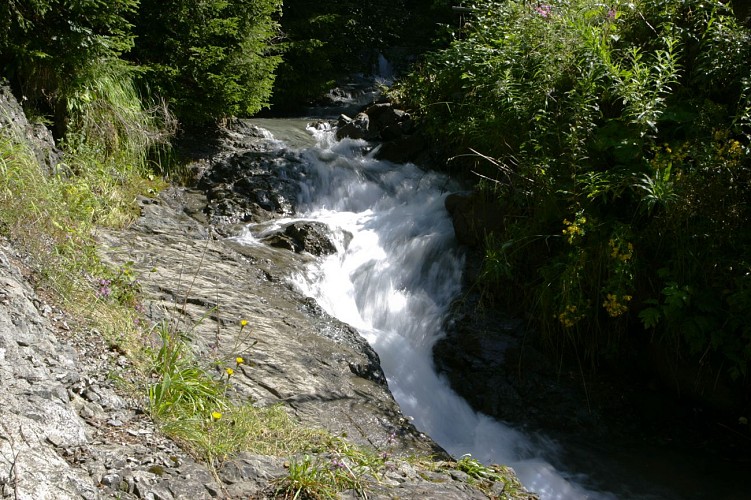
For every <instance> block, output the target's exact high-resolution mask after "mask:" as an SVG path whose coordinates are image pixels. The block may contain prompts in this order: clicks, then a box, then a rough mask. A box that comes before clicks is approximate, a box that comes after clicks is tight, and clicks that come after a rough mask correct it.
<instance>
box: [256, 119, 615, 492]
mask: <svg viewBox="0 0 751 500" xmlns="http://www.w3.org/2000/svg"><path fill="white" fill-rule="evenodd" d="M314 133H315V135H316V139H317V140H318V146H317V147H315V148H308V149H305V150H303V151H302V155H303V159H304V164H305V165H306V166H305V174H304V175H305V179H304V181H303V183H302V195H301V199H300V200H299V202H300V203H299V205H298V212H299V216H298V218H296V219H295V220H306V221H319V222H323V223H325V224H327V225H328V226H329V227H330V229H331V231H332V234H333V235H334V238H335V240H336V245H337V248H338V252H337V253H336V254H335V255H331V256H329V257H327V258H322V259H320V260H319V261H317V262H316V263H315V264H312V265H310V266H309V267H308V268H307V269H305V270H304V272H302V273H301V274H300V275H299V276H297V277H295V279H294V281H295V284H296V286H297V287H298V288H299V289H300V290H301V291H302V292H303V293H304V294H306V295H308V296H311V297H313V298H315V299H316V300H317V301H318V303H319V304H320V305H321V307H323V308H324V309H325V310H326V311H327V312H328V313H329V314H331V315H333V316H335V317H337V318H338V319H340V320H342V321H344V322H346V323H349V324H350V325H352V326H353V327H355V328H356V329H357V330H358V331H359V332H360V333H361V334H362V335H363V336H364V337H365V338H366V339H367V340H368V342H369V343H370V344H371V345H372V346H373V348H374V349H375V350H376V351H377V352H378V355H379V356H380V359H381V364H382V367H383V370H384V372H385V374H386V377H387V379H388V383H389V388H390V389H391V391H392V393H393V394H394V397H395V398H396V401H397V402H398V403H399V405H400V407H401V408H402V411H403V412H404V414H405V415H408V416H410V417H412V418H413V422H414V424H415V426H416V427H417V428H418V429H419V430H421V431H422V432H424V433H426V434H427V435H429V436H430V437H431V438H433V439H434V440H435V441H436V442H437V443H438V444H440V445H441V446H442V447H443V448H444V449H446V450H447V451H448V452H449V453H451V454H452V455H453V456H454V457H456V458H459V457H461V456H462V455H464V454H471V455H472V457H473V458H476V459H478V460H480V461H482V462H484V463H487V464H490V463H503V464H508V465H511V466H512V467H514V469H515V470H516V472H517V474H518V475H519V477H520V479H521V480H522V482H523V483H524V485H525V486H526V487H527V488H528V489H530V490H532V491H535V492H537V493H538V494H539V495H540V496H541V498H543V499H583V498H612V497H611V496H610V495H606V494H602V493H593V492H590V491H587V490H585V489H583V488H582V487H580V486H578V485H577V484H576V482H574V481H571V480H569V479H567V478H566V477H564V475H563V474H562V473H561V472H559V471H557V470H556V469H555V468H554V467H553V466H551V465H550V463H549V461H548V459H549V458H551V457H553V456H555V454H556V445H555V444H554V443H553V442H552V441H549V440H546V439H544V438H541V437H539V436H535V437H534V438H533V437H530V436H527V435H525V434H523V433H521V432H519V431H517V430H514V429H512V428H510V427H508V426H506V425H504V424H502V423H500V422H498V421H496V420H494V419H492V418H490V417H488V416H486V415H483V414H480V413H477V412H475V411H473V410H472V409H471V408H470V406H469V405H468V404H467V403H466V402H465V401H464V399H462V398H461V397H459V396H458V395H457V394H456V393H455V392H454V391H453V390H452V389H451V388H450V387H449V385H448V384H447V382H446V381H445V380H444V379H442V378H441V377H439V376H438V375H437V374H436V372H435V369H434V367H433V362H432V346H433V344H434V343H435V341H436V340H438V339H439V338H440V336H441V334H442V322H443V320H444V317H445V315H446V312H447V309H448V306H449V304H450V302H451V300H452V299H454V298H455V297H456V296H457V294H458V293H459V292H460V286H461V277H462V270H463V267H464V258H463V255H462V252H461V250H460V249H459V248H458V247H457V245H456V243H455V241H454V232H453V227H452V224H451V221H450V219H449V216H448V214H447V213H446V210H445V209H444V199H445V197H446V195H447V194H449V192H450V189H452V188H455V187H454V186H451V185H450V182H449V180H448V179H447V178H445V177H443V176H441V175H439V174H436V173H426V172H424V171H422V170H420V169H419V168H417V167H415V166H414V165H409V164H408V165H394V164H391V163H388V162H382V161H378V160H375V159H373V158H372V157H369V156H363V155H362V153H361V151H362V149H363V145H364V143H362V142H359V141H353V140H350V139H345V140H343V141H341V142H337V141H335V140H334V139H333V136H332V133H331V132H327V131H314ZM286 222H290V220H285V221H277V222H276V224H284V223H286ZM277 227H278V225H277ZM268 230H269V228H268V227H266V228H265V229H262V228H254V227H250V228H249V231H248V233H247V235H246V237H245V239H246V241H248V242H250V241H252V240H256V241H257V238H258V237H260V236H262V234H260V233H261V232H262V231H268Z"/></svg>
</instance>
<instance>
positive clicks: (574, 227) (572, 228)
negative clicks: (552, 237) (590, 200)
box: [562, 216, 587, 243]
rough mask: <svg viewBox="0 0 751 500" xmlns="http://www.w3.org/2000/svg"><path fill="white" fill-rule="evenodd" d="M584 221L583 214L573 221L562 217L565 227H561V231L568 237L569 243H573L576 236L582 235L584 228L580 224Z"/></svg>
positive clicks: (585, 219) (585, 220)
mask: <svg viewBox="0 0 751 500" xmlns="http://www.w3.org/2000/svg"><path fill="white" fill-rule="evenodd" d="M586 223H587V218H586V217H583V216H582V217H578V218H577V219H576V220H574V222H571V221H570V220H568V219H563V225H564V226H566V227H564V228H563V231H562V233H563V234H564V235H566V236H567V237H568V238H567V239H568V242H569V243H573V242H574V239H576V237H577V236H584V228H583V227H582V226H583V225H584V224H586Z"/></svg>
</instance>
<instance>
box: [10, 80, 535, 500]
mask: <svg viewBox="0 0 751 500" xmlns="http://www.w3.org/2000/svg"><path fill="white" fill-rule="evenodd" d="M3 96H4V97H8V96H9V97H8V99H9V100H12V95H10V94H9V93H8V94H3ZM0 104H2V102H0ZM14 106H15V109H20V107H18V106H17V103H16V104H14ZM2 116H7V115H4V114H3V113H2V106H0V117H2ZM14 116H15V115H14ZM18 116H19V117H20V115H18ZM19 119H20V118H19ZM2 123H3V127H7V122H2ZM15 123H19V120H15ZM241 125H242V124H241ZM21 129H25V125H23V126H22V127H21ZM250 130H251V129H249V128H247V127H244V125H242V126H241V127H240V128H239V129H235V130H233V131H228V133H227V134H226V136H225V138H226V140H225V141H222V142H221V144H220V145H219V146H218V147H217V145H216V144H208V142H207V143H201V144H199V145H198V147H197V149H198V150H202V151H203V152H204V153H205V154H204V155H203V156H201V157H200V158H198V159H197V160H196V162H195V164H194V165H193V168H194V170H195V171H196V172H198V173H207V178H209V177H211V175H212V170H213V167H215V166H216V167H217V172H219V171H222V169H225V170H227V172H225V173H223V174H221V175H220V174H214V175H216V176H217V178H218V179H220V182H221V183H223V185H224V186H225V188H224V189H225V190H226V192H228V193H230V196H229V198H230V199H232V200H234V197H235V196H242V195H245V194H248V192H247V187H242V183H241V187H240V188H239V189H235V184H236V183H237V182H238V181H242V179H246V178H248V177H252V175H250V174H249V173H248V171H247V170H246V171H244V172H242V168H240V169H239V170H241V172H240V173H232V172H230V171H229V169H228V165H232V164H234V165H240V164H241V162H240V160H238V159H237V158H236V157H235V156H237V153H238V152H239V155H240V156H242V154H244V153H250V154H249V155H247V156H246V158H251V164H252V165H256V167H255V168H257V169H258V170H257V173H258V177H259V178H260V187H259V189H258V191H259V193H251V194H250V195H249V196H248V198H249V201H247V205H246V206H243V205H241V204H238V205H235V206H236V207H237V210H238V211H242V212H243V213H244V215H242V216H240V215H238V214H237V212H234V211H232V210H230V209H229V208H227V209H226V210H225V211H222V210H221V209H220V208H218V207H219V203H215V204H213V205H212V203H213V201H215V200H216V197H214V198H211V197H207V194H211V193H215V192H217V191H218V190H212V189H213V188H211V187H210V186H207V187H206V190H205V191H204V192H201V191H192V190H187V189H179V188H172V189H168V190H167V191H165V192H163V193H162V194H160V195H159V196H158V197H157V198H153V199H152V198H142V199H141V200H140V203H141V210H142V216H141V217H140V218H139V220H138V221H137V222H136V223H135V224H134V225H133V226H132V227H130V228H127V229H124V230H119V231H115V230H101V231H100V232H99V233H98V237H99V243H100V245H99V251H100V253H101V257H102V259H103V260H104V261H105V262H108V263H110V264H112V265H114V266H120V265H125V264H126V263H130V262H132V268H133V271H134V272H135V273H136V276H137V277H138V279H139V280H140V281H141V283H142V288H143V290H144V292H145V294H146V296H145V301H146V313H147V314H148V316H149V317H150V319H151V320H154V321H158V320H159V319H162V318H169V319H171V320H173V321H175V322H177V323H178V324H179V326H180V328H181V329H182V330H184V332H185V333H186V334H187V335H189V336H190V338H191V339H192V341H193V344H194V349H195V352H196V353H197V354H199V355H200V356H201V358H202V359H203V360H204V361H206V362H207V363H209V362H210V361H211V360H215V359H220V358H222V357H223V356H225V357H226V356H230V357H231V358H232V359H234V355H235V354H236V353H237V349H240V348H242V346H243V341H257V343H256V344H255V345H253V347H252V348H251V349H250V350H249V352H248V353H247V354H246V357H247V359H248V361H249V362H248V363H247V364H246V365H243V366H242V367H241V368H238V370H237V371H236V377H234V379H233V381H237V382H236V384H235V385H234V386H233V387H234V390H233V392H232V397H234V398H237V399H243V400H247V399H250V400H252V401H253V402H254V403H255V404H257V405H265V404H276V403H280V404H283V405H284V407H285V408H286V409H287V410H288V411H289V413H290V414H291V415H292V416H294V417H295V418H297V419H298V420H300V422H301V424H302V425H305V426H309V427H320V428H323V429H327V430H328V431H330V432H331V433H333V434H335V435H346V436H347V439H349V440H351V441H353V442H355V443H359V444H362V445H364V446H367V447H369V448H371V449H374V451H379V452H387V453H390V454H391V453H393V454H395V455H401V454H413V453H416V454H421V455H424V454H430V455H432V456H433V457H435V459H441V458H443V459H447V458H448V457H447V455H446V454H445V452H443V450H441V449H440V447H438V446H437V445H436V444H435V443H434V442H433V441H432V440H431V439H430V438H429V437H427V436H425V435H422V434H421V433H419V432H418V431H417V430H416V429H415V428H414V426H413V425H412V424H411V423H410V421H409V419H407V418H406V417H405V416H404V415H402V413H401V411H400V409H399V407H398V406H397V404H396V403H395V402H394V399H393V397H392V396H391V393H390V391H389V389H388V387H387V385H386V383H385V378H384V375H383V371H382V370H381V367H380V364H379V359H378V355H377V354H376V353H375V352H374V351H373V349H372V348H371V347H370V346H369V345H368V344H367V343H366V342H365V341H364V340H363V339H362V338H361V337H360V336H359V335H358V334H357V332H355V331H354V330H353V329H352V328H351V327H349V326H347V325H345V324H343V323H341V322H339V321H337V320H335V319H333V318H331V317H330V316H328V315H326V314H325V313H324V312H323V311H322V310H321V309H320V308H319V307H318V306H316V305H315V304H314V303H312V302H311V301H310V300H307V299H305V298H304V297H301V296H300V294H299V293H297V292H295V291H293V290H292V289H291V287H290V286H288V285H287V284H286V283H285V280H284V277H285V275H286V274H287V273H288V272H289V270H290V269H293V268H296V267H299V266H301V265H302V264H303V263H304V262H305V261H306V260H307V259H310V258H312V257H311V255H310V253H308V252H310V251H311V250H313V249H314V247H315V245H317V244H318V243H313V244H311V243H310V242H309V241H308V240H310V238H311V236H310V235H311V234H314V233H315V232H316V229H317V228H316V226H315V225H312V226H309V227H307V228H306V227H304V226H303V227H296V228H295V229H294V230H292V231H291V232H292V233H299V234H293V236H294V237H295V238H299V239H300V241H302V242H304V243H305V245H306V246H305V247H304V250H305V252H302V253H295V252H289V251H287V250H283V249H275V248H272V247H270V246H266V245H263V246H259V247H247V246H244V245H239V244H237V243H235V242H233V241H232V240H231V239H224V238H221V237H219V236H218V235H219V234H220V231H221V232H225V233H230V232H232V231H233V229H235V228H236V226H235V224H236V222H237V221H240V220H243V218H244V217H246V216H250V217H262V216H269V217H271V218H272V219H273V218H274V217H279V216H280V215H281V214H284V213H288V212H289V211H290V210H292V208H290V206H289V205H287V204H286V202H285V200H287V198H285V195H288V196H289V198H290V199H291V198H292V196H291V194H290V192H289V191H286V190H288V189H289V186H288V185H287V184H285V182H284V180H283V179H279V178H278V177H277V176H276V175H271V174H270V173H269V172H270V170H273V167H272V166H271V165H273V164H274V158H273V155H272V158H271V159H270V160H269V161H270V163H264V162H263V161H260V162H255V160H254V158H255V159H256V160H257V159H258V158H257V157H256V156H255V155H254V153H257V152H258V151H260V150H261V149H262V148H263V147H264V146H263V141H261V142H259V143H258V144H256V141H254V140H253V137H252V136H250V135H248V134H246V133H244V132H248V131H250ZM0 133H3V134H4V135H5V129H3V130H0ZM261 136H263V134H261ZM251 145H254V146H253V147H255V148H256V149H248V148H249V146H251ZM272 178H274V181H272ZM277 180H278V182H276V181H277ZM253 196H254V197H253ZM212 200H213V201H212ZM263 200H271V201H270V202H269V203H268V204H266V205H265V206H264V201H263ZM227 207H230V205H227ZM313 239H315V238H313ZM321 245H322V246H325V245H323V244H321ZM322 250H323V249H322ZM27 260H28V256H26V255H23V254H19V253H17V252H16V250H14V249H13V248H12V246H10V245H9V243H8V242H6V241H2V242H0V361H2V366H3V368H2V370H0V386H2V389H3V390H2V391H0V421H1V422H0V491H2V496H3V497H9V498H10V497H13V498H19V499H34V500H47V499H49V500H53V499H54V500H58V499H71V500H72V499H80V498H85V499H100V498H119V499H155V498H159V499H164V500H170V499H187V498H190V499H209V498H223V499H230V498H235V499H238V498H271V497H273V496H274V488H275V481H277V480H279V479H280V478H283V477H284V476H285V475H286V474H287V473H288V470H287V468H286V467H285V465H287V464H286V463H285V462H286V461H287V460H288V459H289V458H288V457H273V456H260V455H253V454H250V453H242V454H240V455H239V456H235V457H231V458H230V459H228V460H226V461H225V462H223V463H222V464H221V466H220V467H219V468H218V469H217V470H216V473H214V472H212V471H211V470H210V469H209V468H208V467H207V466H206V465H205V464H201V463H198V462H196V461H195V460H194V459H193V458H192V457H191V456H190V455H188V454H187V453H185V452H184V451H182V450H181V449H180V447H179V446H177V445H176V444H175V443H173V442H171V441H170V440H168V439H166V438H165V437H164V436H162V435H161V433H160V432H159V430H158V429H157V428H156V427H155V425H154V423H153V422H152V421H151V419H150V418H148V417H147V414H146V412H147V409H146V408H145V404H146V403H145V401H144V400H145V395H141V396H136V397H134V396H133V395H123V394H120V393H119V392H118V389H117V387H116V384H115V380H117V379H118V378H127V377H129V376H130V375H129V370H131V369H132V368H131V367H130V366H129V361H128V359H127V358H126V357H125V356H124V355H122V354H121V353H120V352H118V351H117V350H114V349H113V348H111V347H110V346H108V345H106V344H105V342H104V341H103V339H102V336H101V334H100V333H99V332H96V331H92V330H90V329H88V328H86V327H85V326H81V325H75V324H74V323H73V321H72V319H71V318H69V317H68V316H67V315H66V313H65V312H64V311H63V310H61V309H59V308H58V307H56V306H55V305H51V304H50V303H48V302H47V300H46V299H45V298H44V297H43V296H41V295H39V294H38V293H37V292H35V291H34V290H33V289H32V287H31V286H30V284H29V278H28V276H29V272H28V269H27V268H26V266H25V262H27ZM129 265H131V264H129ZM240 319H246V320H248V322H249V324H248V326H249V328H248V330H247V331H248V332H249V334H250V338H248V339H243V338H238V336H237V332H238V322H239V320H240ZM438 465H439V467H438V468H434V467H430V468H429V469H426V468H424V467H423V466H421V465H419V464H418V465H413V464H410V463H408V462H406V461H403V460H402V461H395V462H394V464H393V468H392V469H390V470H388V471H386V472H385V473H384V475H383V477H381V478H379V480H378V481H373V482H372V484H369V490H368V497H369V498H378V499H386V498H395V497H400V498H442V499H443V498H446V499H456V500H462V499H481V498H487V494H486V493H484V492H483V491H481V490H480V489H478V488H477V487H476V486H475V484H476V482H475V480H473V479H472V478H471V477H470V476H469V475H467V474H466V473H464V472H461V471H459V470H457V469H456V467H455V463H454V462H451V461H448V462H439V463H438ZM506 472H507V478H508V480H509V481H510V482H508V483H507V482H505V481H503V482H502V481H497V482H495V483H493V484H492V486H490V489H489V490H488V491H489V492H490V494H493V495H495V496H500V495H504V496H507V497H509V498H534V496H533V495H530V494H527V493H526V492H524V490H523V489H522V488H521V487H520V486H519V485H518V483H514V481H515V480H514V476H513V472H512V471H510V470H507V471H506Z"/></svg>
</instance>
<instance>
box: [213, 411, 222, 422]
mask: <svg viewBox="0 0 751 500" xmlns="http://www.w3.org/2000/svg"><path fill="white" fill-rule="evenodd" d="M220 418H222V414H221V413H219V412H218V411H212V412H211V420H219V419H220Z"/></svg>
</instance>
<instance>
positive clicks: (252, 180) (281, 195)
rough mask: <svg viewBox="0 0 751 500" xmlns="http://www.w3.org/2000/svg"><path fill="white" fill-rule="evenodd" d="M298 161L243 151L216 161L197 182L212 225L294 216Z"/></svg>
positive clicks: (283, 156) (276, 154) (290, 157)
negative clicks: (205, 201) (205, 202)
mask: <svg viewBox="0 0 751 500" xmlns="http://www.w3.org/2000/svg"><path fill="white" fill-rule="evenodd" d="M298 164H299V160H298V159H297V158H296V157H294V156H293V155H286V154H284V153H283V152H279V153H273V154H269V153H265V152H258V151H244V152H242V153H240V154H238V155H233V156H230V157H228V158H224V159H219V160H218V161H216V162H215V163H213V164H212V167H211V169H210V170H209V171H208V172H207V173H206V174H205V175H203V176H202V177H201V179H200V180H199V181H198V186H197V187H198V188H199V189H201V190H202V191H203V192H205V193H206V197H207V199H208V203H207V205H206V208H205V209H204V212H205V214H206V215H207V217H208V220H209V222H210V223H211V224H213V225H222V224H232V223H238V222H260V221H265V220H269V219H274V218H278V217H282V216H290V215H293V214H294V202H295V200H296V199H297V196H298V192H299V187H298V184H297V181H296V179H297V168H296V167H297V166H298Z"/></svg>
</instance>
